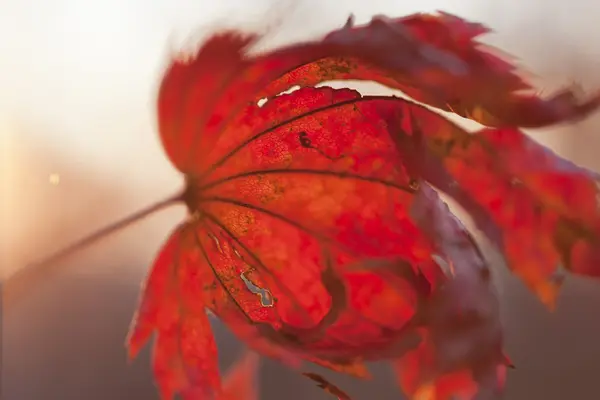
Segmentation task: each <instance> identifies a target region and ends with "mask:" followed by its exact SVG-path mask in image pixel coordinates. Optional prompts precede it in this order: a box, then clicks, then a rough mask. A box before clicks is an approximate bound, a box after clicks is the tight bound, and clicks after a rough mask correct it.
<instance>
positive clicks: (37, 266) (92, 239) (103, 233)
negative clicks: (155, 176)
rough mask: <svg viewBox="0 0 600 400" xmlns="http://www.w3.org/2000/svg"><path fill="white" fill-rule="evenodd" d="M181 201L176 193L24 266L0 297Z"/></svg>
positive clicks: (5, 286) (179, 195)
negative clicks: (72, 256) (77, 253)
mask: <svg viewBox="0 0 600 400" xmlns="http://www.w3.org/2000/svg"><path fill="white" fill-rule="evenodd" d="M182 200H183V193H178V194H176V195H174V196H171V197H168V198H166V199H164V200H161V201H159V202H156V203H154V204H152V205H150V206H148V207H146V208H143V209H141V210H139V211H137V212H135V213H133V214H131V215H129V216H127V217H125V218H123V219H121V220H119V221H116V222H113V223H111V224H109V225H107V226H105V227H103V228H100V229H98V230H96V231H94V232H92V233H91V234H89V235H87V236H84V237H83V238H81V239H79V240H77V241H75V242H74V243H71V244H70V245H68V246H66V247H63V248H62V249H60V250H58V251H56V252H55V253H53V254H50V255H49V256H47V257H45V258H43V259H42V260H40V261H37V262H34V263H31V264H28V265H26V266H25V267H24V268H22V269H20V270H18V271H17V272H15V273H14V274H12V275H10V276H8V277H5V279H4V282H0V284H1V285H2V286H4V287H3V288H2V289H3V290H2V292H3V293H2V295H4V300H6V301H8V298H7V296H8V297H10V298H12V297H14V294H15V293H14V292H19V291H21V290H24V289H25V288H26V287H28V286H30V285H29V283H30V282H31V281H36V280H37V278H36V275H38V276H39V275H43V274H47V273H48V272H49V270H51V268H50V267H52V266H53V265H55V264H56V263H57V262H58V261H60V260H62V259H64V258H66V257H68V256H70V255H72V254H74V253H76V252H78V251H80V250H82V249H84V248H86V247H88V246H90V245H92V244H94V243H96V242H97V241H99V240H101V239H104V238H105V237H107V236H109V235H110V234H112V233H115V232H117V231H119V230H121V229H123V228H126V227H127V226H129V225H132V224H134V223H136V222H138V221H140V220H142V219H144V218H145V217H147V216H149V215H151V214H154V213H155V212H157V211H160V210H162V209H165V208H167V207H169V206H172V205H174V204H176V203H179V202H181V201H182Z"/></svg>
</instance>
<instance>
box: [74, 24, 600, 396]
mask: <svg viewBox="0 0 600 400" xmlns="http://www.w3.org/2000/svg"><path fill="white" fill-rule="evenodd" d="M486 31H487V30H486V28H485V27H483V26H482V25H479V24H473V23H469V22H467V21H464V20H462V19H460V18H458V17H455V16H452V15H449V14H444V13H439V14H436V15H425V14H416V15H412V16H408V17H404V18H398V19H388V18H385V17H376V18H374V19H373V20H372V21H371V23H370V24H368V25H366V26H362V27H354V26H353V24H352V20H351V19H350V20H349V21H348V24H347V25H346V26H345V27H344V28H343V29H340V30H337V31H334V32H332V33H330V34H328V35H326V36H325V37H324V38H323V39H321V40H316V41H310V42H305V43H299V44H293V45H290V46H287V47H283V48H279V49H276V50H273V51H269V52H266V53H262V54H253V55H251V54H249V50H250V49H251V46H252V45H253V44H255V43H256V42H257V41H258V40H259V39H260V38H259V36H258V35H242V34H239V33H238V32H233V31H229V32H223V33H220V34H216V35H214V36H212V37H211V38H209V40H208V41H207V42H206V43H204V45H203V46H202V47H201V48H200V49H199V50H198V51H197V53H195V54H193V55H192V56H191V57H186V59H185V60H184V59H180V60H174V61H173V62H172V63H171V65H169V67H168V68H167V70H166V72H165V74H164V77H163V79H162V82H161V85H160V89H159V94H158V101H157V103H158V104H157V109H158V127H159V133H160V138H161V141H162V144H163V147H164V149H165V153H166V154H167V156H168V158H169V159H170V160H171V162H172V163H173V165H174V166H175V167H176V168H177V169H178V170H179V171H180V172H181V173H182V174H183V175H184V176H185V181H186V184H185V190H184V191H183V193H182V194H178V195H177V196H175V197H173V198H171V199H169V200H167V201H165V202H163V203H161V204H159V205H158V206H155V207H151V208H150V209H148V210H145V211H143V212H141V213H139V214H138V215H136V216H134V217H132V218H131V219H129V220H127V221H126V222H124V223H122V224H119V225H118V226H119V227H120V226H123V225H124V224H125V223H127V222H131V221H133V220H136V219H139V217H141V216H144V215H147V214H148V213H149V212H152V211H155V210H156V209H157V208H160V207H163V206H165V205H168V204H172V203H173V202H184V203H185V205H186V206H187V208H188V211H189V215H188V218H187V220H186V221H184V222H183V223H182V224H181V225H180V226H179V227H177V228H176V229H175V231H174V232H173V233H172V234H171V236H170V238H169V239H168V240H167V241H166V243H165V244H164V246H163V248H162V249H161V251H160V252H159V254H158V256H157V258H156V261H155V263H154V265H153V267H152V270H151V271H150V274H149V276H148V278H147V281H146V283H145V287H144V290H143V294H142V298H141V301H140V306H139V310H138V312H137V314H136V317H135V318H134V322H133V324H132V328H131V332H130V336H129V340H128V344H129V351H130V356H132V357H133V356H135V354H137V352H138V351H139V349H140V348H141V347H142V346H143V345H144V344H145V343H146V342H147V341H148V339H150V337H151V336H152V335H153V334H156V340H155V343H154V353H153V368H154V373H155V376H156V379H157V383H158V385H159V388H160V391H161V395H162V397H163V398H164V399H170V398H172V397H173V396H175V395H176V394H179V395H181V397H182V398H184V399H188V400H194V399H214V398H220V396H224V395H225V394H224V393H226V389H227V388H226V387H223V386H222V384H221V379H220V374H219V371H218V366H217V361H216V360H217V357H216V352H217V348H216V345H215V341H214V338H213V334H212V331H211V329H210V324H209V320H208V317H207V315H206V309H208V310H210V311H211V312H212V313H213V314H215V315H216V316H217V317H219V318H221V319H222V320H223V321H224V322H225V323H226V324H227V325H228V326H229V327H230V328H231V329H232V331H233V332H234V333H235V334H236V335H237V336H238V337H239V338H240V339H242V340H244V341H245V342H246V343H247V344H248V346H249V347H250V348H252V349H253V350H255V351H257V352H259V353H261V354H263V355H266V356H269V357H273V358H276V359H279V360H281V361H283V362H285V363H287V364H288V365H291V366H299V365H300V363H301V362H302V361H310V362H314V363H317V364H320V365H322V366H326V367H328V368H330V369H333V370H336V371H339V372H344V373H348V374H351V375H354V376H357V377H367V376H368V371H367V370H366V367H365V366H364V362H365V361H367V360H387V361H389V362H392V363H393V364H394V365H395V367H396V368H397V371H398V375H399V380H400V382H401V385H402V387H403V388H404V390H405V391H406V392H407V393H408V394H409V395H411V396H412V397H413V398H423V396H429V397H428V398H434V399H444V398H448V396H450V395H459V396H463V397H467V398H468V397H470V396H472V395H473V393H475V392H476V393H477V395H478V396H483V397H484V398H487V397H492V396H495V395H496V393H498V392H500V391H501V386H502V381H503V374H504V370H505V368H506V366H507V364H508V362H507V359H506V357H505V356H504V354H503V352H502V330H501V326H500V323H499V318H498V305H497V299H496V295H495V293H494V292H493V290H492V288H491V284H490V274H489V270H488V267H487V264H486V262H485V260H484V259H483V257H482V255H481V253H480V251H479V249H478V247H477V245H476V244H475V242H474V241H473V240H472V239H471V237H470V235H469V234H468V233H467V232H466V230H465V229H464V227H463V226H462V225H461V224H460V223H459V222H458V220H457V219H456V218H455V217H454V216H453V215H452V214H451V212H450V210H449V209H448V208H447V206H446V205H445V204H444V203H443V202H442V201H441V200H440V198H439V197H438V195H437V193H436V192H435V191H434V190H433V189H432V188H431V187H430V186H429V184H432V185H434V186H436V187H438V188H440V189H441V190H444V191H446V192H448V194H450V195H451V196H453V197H455V198H456V199H457V200H458V201H459V203H460V204H461V205H462V206H463V207H465V209H466V210H467V211H469V212H470V213H471V214H472V215H473V216H474V218H475V221H476V222H477V224H478V226H479V227H480V228H481V229H482V230H483V232H484V233H485V234H486V235H487V236H488V237H490V239H492V241H493V242H494V243H495V244H496V245H497V246H498V247H499V248H500V249H501V250H503V252H504V253H505V256H506V258H507V260H508V261H509V264H510V266H511V268H513V269H514V270H515V271H516V272H517V273H518V274H520V275H521V276H522V277H523V278H524V280H525V281H526V282H527V283H528V284H529V285H530V287H532V288H533V289H534V290H536V292H537V293H538V294H539V295H540V296H542V297H543V298H544V299H545V300H546V301H547V302H551V299H552V294H548V293H553V292H552V290H551V289H549V286H548V285H549V283H548V282H549V279H550V275H551V273H550V270H551V269H552V268H554V267H555V265H554V264H555V261H557V260H563V262H565V263H566V261H568V263H566V266H567V267H569V268H570V269H571V270H573V271H575V272H578V273H583V274H588V275H597V271H598V270H597V267H596V264H594V261H595V260H598V255H597V250H596V249H597V248H598V247H597V246H595V243H596V241H597V237H598V236H597V233H598V230H597V228H598V226H599V224H598V223H597V221H598V219H597V218H596V213H597V212H598V211H597V209H596V208H594V205H595V203H594V201H595V199H596V195H597V192H596V191H597V189H596V187H595V186H594V185H595V181H594V180H595V179H596V178H595V175H593V174H592V173H590V172H588V171H585V170H582V169H578V168H576V167H574V166H572V165H568V167H567V164H566V162H565V161H564V160H561V159H559V158H558V157H557V156H553V155H549V153H547V152H546V151H545V149H543V148H542V147H540V146H539V145H535V144H533V143H532V142H531V141H530V140H528V139H526V138H525V137H524V136H523V134H522V133H521V132H519V131H518V130H516V129H515V128H514V127H515V126H528V127H540V126H545V125H548V124H552V123H557V122H562V121H572V120H575V119H577V118H582V117H583V116H585V115H587V114H589V113H590V112H591V111H593V110H595V109H596V108H597V106H598V105H599V102H600V97H599V96H595V97H592V98H591V99H589V100H580V99H577V98H576V97H575V96H574V94H573V93H572V92H569V91H564V92H561V93H559V94H558V95H556V96H554V97H552V98H550V99H546V100H545V99H541V98H539V97H538V96H535V95H533V94H530V92H531V91H530V92H527V90H529V89H531V88H530V86H529V85H528V84H527V82H525V81H524V80H523V79H522V78H521V77H519V76H518V75H517V74H516V72H515V70H514V67H513V66H512V64H510V63H508V62H506V61H504V60H503V59H501V58H500V57H498V56H496V55H494V54H493V51H492V50H491V49H489V48H486V47H484V46H482V45H481V44H479V43H477V42H476V41H475V38H476V37H477V36H479V35H480V34H482V33H485V32H486ZM347 79H353V80H356V79H358V80H368V81H375V82H379V83H381V84H384V85H386V86H387V87H389V88H392V89H398V90H402V91H403V92H404V93H406V94H408V95H410V96H411V97H412V98H414V99H415V100H418V101H420V102H423V103H425V104H427V105H429V106H431V107H436V108H439V109H442V110H446V111H451V112H455V113H457V114H459V115H462V116H466V117H469V118H471V119H474V120H477V121H479V122H482V123H484V124H486V125H489V126H495V127H496V128H493V129H492V128H485V129H483V130H481V131H479V132H476V133H475V134H471V133H468V132H466V131H465V130H463V129H461V128H460V127H458V126H456V125H454V124H452V123H451V122H449V121H448V120H447V119H446V118H445V117H443V116H441V115H440V114H438V113H436V112H434V111H432V110H430V109H428V108H426V107H424V106H421V105H418V104H416V103H415V102H412V101H408V100H405V99H400V98H397V97H393V96H363V95H361V94H360V93H359V92H357V91H355V90H350V89H333V88H331V87H327V86H321V87H316V85H319V84H322V83H323V82H325V81H331V80H347ZM293 86H300V89H298V90H296V91H294V92H291V93H287V94H283V92H284V91H286V90H287V89H289V88H291V87H293ZM536 146H537V147H536ZM497 149H500V150H497ZM531 156H535V159H536V160H537V161H536V163H535V164H534V163H532V162H531V161H530V160H529V158H530V157H531ZM515 179H516V181H515ZM515 182H518V184H515ZM490 185H492V186H493V187H490ZM567 189H568V190H574V191H575V193H576V194H575V196H576V197H569V196H571V194H570V193H571V192H567V191H566V190H567ZM500 196H504V197H507V196H510V198H511V202H506V201H502V200H505V199H502V198H501V197H500ZM513 198H514V200H513ZM574 199H577V201H578V202H579V201H581V202H582V204H584V207H582V210H578V211H577V210H573V209H572V208H573V207H570V204H571V202H572V201H573V200H574ZM517 200H518V202H517ZM517 211H519V212H524V213H527V219H520V220H519V219H517V216H518V217H519V218H521V216H520V215H519V214H518V213H517ZM584 211H585V212H584ZM586 213H588V214H586ZM589 213H591V214H589ZM113 228H114V227H113ZM113 228H109V229H107V230H105V231H103V232H102V233H103V234H104V233H106V232H110V231H111V230H114V229H113ZM582 232H583V233H582ZM513 234H514V236H511V235H513ZM95 237H97V236H94V237H93V238H95ZM540 238H541V239H540ZM549 238H551V239H549ZM86 240H87V239H86ZM86 240H84V241H83V242H82V243H88V242H90V240H87V241H86ZM80 244H81V243H80ZM520 245H521V247H519V246H520ZM534 256H539V257H538V258H535V257H534ZM561 257H562V258H561ZM565 260H566V261H565ZM457 349H458V350H457ZM411 373H412V374H413V375H410V374H411Z"/></svg>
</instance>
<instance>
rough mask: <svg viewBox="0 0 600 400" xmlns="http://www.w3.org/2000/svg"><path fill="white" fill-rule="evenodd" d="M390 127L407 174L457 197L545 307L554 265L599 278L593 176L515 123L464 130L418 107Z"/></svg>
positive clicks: (554, 284) (553, 291)
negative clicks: (526, 132)
mask: <svg viewBox="0 0 600 400" xmlns="http://www.w3.org/2000/svg"><path fill="white" fill-rule="evenodd" d="M395 131H396V135H395V136H394V137H395V138H396V140H397V147H398V149H400V150H401V152H402V153H403V161H404V163H405V165H406V166H407V168H408V171H413V173H414V171H419V172H420V173H421V174H422V177H423V178H424V179H427V180H428V181H429V182H431V183H432V184H433V185H435V186H437V187H438V188H440V189H441V190H443V191H445V192H446V193H448V194H449V195H451V196H452V197H453V198H454V199H455V200H457V201H458V202H459V203H460V204H461V205H462V206H463V207H464V208H465V210H467V211H468V212H469V213H470V214H471V215H472V216H473V218H474V220H475V222H476V223H477V225H478V227H479V228H480V229H481V230H482V231H483V232H484V233H485V234H486V235H487V237H488V238H489V239H490V240H491V241H492V242H493V243H494V244H495V245H496V246H497V247H498V249H500V250H501V251H502V253H503V254H504V257H505V258H506V261H507V263H508V265H509V267H510V268H511V269H512V270H513V271H514V272H515V273H516V274H517V275H519V276H520V277H521V278H522V279H523V280H524V281H525V283H526V284H527V285H528V286H529V287H530V288H531V289H532V290H534V291H535V292H536V293H537V294H538V296H539V297H540V298H541V299H542V301H543V302H544V303H545V304H547V305H548V306H550V307H552V306H553V305H554V302H555V299H556V295H557V292H558V289H559V288H560V284H561V283H562V275H561V274H560V269H559V267H560V266H562V267H563V268H566V269H568V270H569V271H571V272H573V273H576V274H580V275H586V276H592V277H598V276H600V263H599V262H598V261H600V251H599V250H598V249H600V246H599V244H600V209H599V208H598V196H599V195H600V189H599V186H598V183H599V182H600V179H599V177H598V174H596V173H594V172H591V171H588V170H585V169H584V168H581V167H577V166H575V165H574V164H572V163H570V162H569V161H567V160H564V159H562V158H560V157H559V156H558V155H556V154H554V153H552V152H551V151H550V150H549V149H547V148H545V147H543V146H542V145H540V144H538V143H536V142H535V141H534V140H532V139H531V138H529V137H528V136H526V135H525V134H524V133H522V132H520V131H519V130H517V129H515V128H497V129H490V128H485V129H482V130H479V131H477V132H474V133H467V132H465V131H464V130H463V129H461V128H459V127H458V126H456V125H455V124H453V123H452V122H450V121H448V120H446V119H445V118H443V117H441V116H439V115H432V113H431V112H430V111H429V110H427V109H425V108H416V107H414V108H412V109H411V110H410V112H406V113H405V114H404V116H403V120H402V121H401V122H400V123H398V124H397V128H396V129H395ZM575 204H576V205H577V206H574V205H575Z"/></svg>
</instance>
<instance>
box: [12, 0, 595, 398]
mask: <svg viewBox="0 0 600 400" xmlns="http://www.w3.org/2000/svg"><path fill="white" fill-rule="evenodd" d="M436 9H442V10H444V11H448V12H451V13H455V14H458V15H460V16H463V17H466V18H470V19H475V20H478V21H481V22H484V23H486V24H488V25H490V26H491V27H492V28H493V29H494V30H495V32H494V33H493V34H490V35H488V36H486V38H485V40H486V41H487V42H488V43H491V44H494V45H497V46H500V47H502V49H503V50H506V51H508V52H510V53H513V54H515V55H516V56H518V58H519V59H520V62H521V63H522V64H523V65H525V66H526V67H527V68H528V69H530V70H531V71H533V72H535V73H536V75H537V77H536V79H537V82H538V83H539V84H540V87H542V88H543V89H544V91H546V90H547V91H551V90H552V89H556V88H557V87H559V86H562V85H565V84H573V83H577V84H579V85H581V87H582V88H584V89H596V88H599V87H600V75H599V74H598V72H597V71H599V70H600V68H599V67H600V40H598V33H597V29H598V27H597V16H598V15H600V3H597V4H596V3H593V2H589V1H586V0H571V1H569V2H560V1H557V0H545V1H541V0H530V1H529V2H527V3H524V2H520V1H517V0H504V1H492V0H461V1H459V0H446V1H433V0H422V1H420V2H411V5H409V4H408V2H404V1H399V0H370V1H368V2H364V1H361V0H339V1H334V2H325V1H317V0H304V1H302V0H279V1H278V0H270V1H267V0H253V1H252V2H250V1H243V0H222V1H219V2H216V1H208V0H169V1H167V0H128V1H126V2H123V1H117V0H102V1H99V0H54V1H48V2H40V1H34V0H18V1H17V0H0V138H1V141H2V142H1V143H2V144H1V146H2V147H1V151H2V153H1V155H0V162H1V164H0V168H1V170H0V172H1V173H0V179H1V184H2V187H1V188H0V193H1V201H2V203H1V208H0V213H1V214H0V226H1V227H2V229H1V230H0V235H1V236H0V257H1V258H0V262H1V264H0V267H1V271H2V274H3V276H8V275H10V274H11V273H13V272H14V271H16V270H18V269H19V268H21V267H22V266H23V265H24V264H26V263H28V262H30V261H33V260H35V259H37V258H40V257H42V256H44V255H45V254H48V253H49V252H51V251H53V250H55V249H57V248H59V247H62V246H63V245H65V244H67V243H69V242H70V241H72V240H73V239H75V238H77V237H79V236H81V235H83V234H86V233H88V232H89V231H91V230H93V229H95V228H97V227H98V226H101V225H103V224H104V223H106V222H109V221H112V220H114V219H116V218H119V217H122V216H124V215H126V214H128V213H130V212H131V211H133V210H136V209H138V208H139V207H141V206H144V205H147V204H149V203H152V202H154V201H156V200H159V199H161V198H163V197H166V196H167V195H169V194H171V193H173V192H174V191H175V190H177V189H178V188H179V187H180V186H181V184H182V182H181V179H180V177H179V176H178V175H177V174H176V173H175V172H174V170H173V169H172V168H171V166H170V165H169V163H168V161H167V160H166V158H165V157H164V156H163V153H162V150H161V148H160V145H159V141H158V138H157V134H156V127H155V120H154V118H155V116H154V98H155V91H156V86H157V84H158V80H159V78H160V74H161V72H162V69H163V68H164V65H165V63H166V62H167V60H168V58H169V57H170V56H171V54H172V53H173V49H177V48H178V47H179V46H181V45H182V44H183V43H185V42H186V41H187V42H188V43H189V38H190V37H193V38H198V39H200V38H202V37H203V36H205V35H207V34H209V33H210V32H211V31H214V29H217V28H219V27H239V28H244V29H249V30H256V29H260V30H264V29H265V28H269V29H270V30H271V31H272V34H271V36H270V40H271V41H270V42H269V44H270V45H275V44H281V43H286V42H290V41H294V40H299V39H307V38H311V37H315V36H316V35H320V34H323V33H325V32H326V31H328V30H331V29H333V28H337V27H339V26H341V25H343V23H344V22H345V20H346V18H347V17H348V15H349V13H351V12H352V13H354V14H355V15H356V17H357V22H359V23H360V22H365V21H366V20H367V19H368V18H369V17H371V16H372V15H374V14H388V15H391V16H399V15H403V14H407V13H412V12H417V11H434V10H436ZM598 127H600V118H599V117H598V116H596V117H594V118H591V119H589V120H587V121H585V122H582V123H579V124H576V125H570V126H568V127H558V128H552V129H549V130H544V131H539V132H535V133H532V134H533V135H535V137H536V138H537V139H538V140H540V141H542V142H543V143H545V144H547V145H549V146H551V147H552V148H554V149H555V150H556V151H557V152H559V153H560V154H562V155H564V156H566V157H569V158H572V159H574V160H576V161H577V162H578V163H580V164H583V165H585V166H587V167H591V168H595V169H597V170H599V169H600V161H599V160H598V157H597V155H596V154H597V150H596V149H598V148H599V147H598V145H599V144H600V135H599V134H598V129H597V128H598ZM182 216H183V210H182V209H177V208H174V209H172V210H169V211H165V212H163V213H161V214H159V215H156V216H154V217H152V218H149V219H148V220H146V221H143V222H141V223H139V224H137V225H135V226H134V227H131V228H129V229H127V230H126V231H123V232H121V233H119V234H117V235H114V236H112V237H111V238H109V239H107V240H105V241H103V242H101V243H99V244H97V245H95V246H93V247H91V248H89V249H87V250H85V251H84V252H81V253H80V254H78V255H76V256H74V257H72V258H70V259H69V260H67V261H65V262H64V263H61V264H60V265H59V266H57V268H54V269H51V270H47V271H44V273H42V274H39V275H38V276H36V277H35V279H32V280H31V281H29V282H27V283H26V285H25V286H24V287H23V288H21V289H22V290H20V291H19V295H18V296H16V295H15V296H11V297H9V298H6V299H5V304H4V310H3V321H2V323H3V325H2V345H3V353H2V371H1V373H2V381H1V382H2V385H1V389H2V399H6V400H78V399H82V398H87V399H89V400H96V399H98V400H100V399H113V400H121V399H123V400H125V399H138V398H139V399H148V400H150V399H156V398H157V396H156V393H155V389H154V387H153V384H152V378H151V374H150V371H149V353H148V351H146V352H145V353H144V354H142V356H141V357H140V358H139V359H137V360H136V361H135V362H134V363H132V364H130V363H128V362H127V361H126V357H125V349H124V339H125V335H126V332H127V328H128V324H129V321H130V318H131V316H132V314H133V311H134V308H135V306H136V301H137V297H138V292H139V284H140V282H141V280H142V279H143V277H144V276H145V274H146V272H147V271H148V268H149V265H150V263H151V261H152V259H153V257H154V255H155V252H156V251H157V249H158V246H159V245H160V244H161V242H162V240H164V239H165V238H166V236H167V233H168V232H169V230H170V229H171V228H172V227H173V226H174V225H175V224H176V223H177V221H178V220H179V219H180V218H181V217H182ZM488 255H489V257H490V258H491V259H494V258H495V255H494V254H493V252H488ZM496 264H497V265H496V268H495V270H496V271H497V273H496V277H497V281H498V285H499V290H500V292H501V295H502V303H503V313H504V320H505V324H506V332H507V333H506V334H507V347H508V353H509V354H510V356H511V358H512V359H513V361H514V363H515V364H516V366H517V369H516V370H515V371H511V372H510V375H509V381H508V392H507V399H511V400H513V399H514V400H537V399H540V400H541V399H543V400H564V399H567V398H585V399H593V398H600V386H599V385H598V383H597V382H596V380H595V379H597V374H598V371H600V345H598V338H599V337H600V320H599V319H598V318H597V310H598V306H599V305H600V284H594V283H593V282H588V281H583V280H579V279H575V278H571V279H569V280H568V281H567V283H566V287H565V290H564V291H563V293H562V295H561V297H560V300H559V304H558V309H557V310H556V312H555V313H553V314H550V313H547V312H546V311H545V310H544V309H543V308H542V306H541V305H540V304H539V303H538V302H537V300H535V299H534V298H533V296H532V295H530V294H529V293H528V292H527V291H526V290H525V289H524V288H523V286H522V284H521V283H520V282H518V281H517V280H516V279H515V278H513V277H511V276H509V275H508V274H507V273H506V272H505V270H504V269H503V268H504V267H503V266H502V265H500V264H499V263H496ZM215 327H216V329H217V332H218V339H219V342H220V343H219V344H220V350H221V358H222V363H223V366H226V365H228V364H229V363H231V362H232V361H233V360H234V359H235V358H236V357H237V355H238V354H239V351H240V346H239V344H238V343H237V342H236V341H235V339H234V338H232V336H231V335H230V334H229V333H228V332H227V331H226V329H224V328H223V327H221V326H220V325H219V324H218V323H215ZM376 368H377V371H378V372H379V373H380V374H379V376H378V378H377V379H376V380H375V381H372V382H366V383H361V382H354V381H351V380H349V379H346V378H343V377H337V376H336V377H334V378H333V381H334V382H335V383H339V384H340V385H341V386H342V387H343V388H345V389H347V390H348V392H350V393H351V394H352V395H354V396H355V398H356V399H357V400H360V399H366V398H370V399H377V400H387V399H399V398H400V397H399V395H398V392H397V390H396V388H395V385H394V383H393V381H392V379H391V374H390V372H389V371H388V370H387V369H386V368H385V367H383V366H377V367H376ZM261 382H262V396H261V400H275V399H280V398H282V396H285V398H286V399H287V400H304V399H314V400H319V399H323V400H326V399H328V398H329V397H328V396H327V395H325V394H324V393H322V392H321V390H320V389H318V388H316V387H314V385H313V384H312V383H311V382H309V381H307V380H305V379H304V378H302V377H299V376H298V375H297V374H294V373H292V372H288V371H286V370H284V369H282V368H278V367H277V365H275V364H273V363H270V362H265V363H264V367H263V369H262V375H261ZM291 387H293V390H290V388H291Z"/></svg>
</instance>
